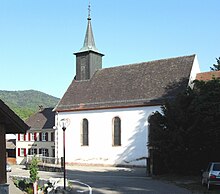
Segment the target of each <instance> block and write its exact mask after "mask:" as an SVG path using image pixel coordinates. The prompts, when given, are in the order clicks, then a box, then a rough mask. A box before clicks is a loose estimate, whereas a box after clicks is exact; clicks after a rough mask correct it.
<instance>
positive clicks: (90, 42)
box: [74, 5, 104, 81]
mask: <svg viewBox="0 0 220 194" xmlns="http://www.w3.org/2000/svg"><path fill="white" fill-rule="evenodd" d="M88 10H89V12H88V18H87V21H88V23H87V30H86V35H85V40H84V44H83V47H82V48H81V49H80V50H79V51H78V52H76V53H74V54H75V55H76V80H78V81H81V80H89V79H91V78H92V76H93V74H94V73H95V72H96V71H97V70H98V69H101V68H102V57H103V56H104V55H103V54H102V53H100V52H99V51H98V50H97V48H96V46H95V41H94V37H93V32H92V25H91V17H90V5H89V9H88Z"/></svg>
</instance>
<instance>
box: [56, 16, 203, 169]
mask: <svg viewBox="0 0 220 194" xmlns="http://www.w3.org/2000/svg"><path fill="white" fill-rule="evenodd" d="M74 55H75V56H76V76H75V78H74V79H73V81H72V83H70V85H69V87H68V89H67V91H66V92H65V93H64V95H63V97H62V98H61V100H60V101H59V103H58V104H57V106H56V107H55V108H54V111H55V112H56V116H55V128H56V129H57V130H56V140H55V157H56V158H61V157H63V143H64V142H63V140H64V138H63V130H62V125H61V121H63V120H64V119H65V120H66V121H68V124H69V125H68V126H67V127H66V130H65V145H66V147H65V156H66V157H65V158H66V159H65V160H66V163H67V164H80V165H107V166H140V167H146V166H147V165H148V164H147V161H148V160H147V159H148V158H149V148H148V132H149V123H148V119H149V117H150V116H151V115H152V113H153V112H155V111H160V107H161V105H163V104H164V102H165V101H166V100H172V99H173V98H175V96H176V95H177V93H179V92H180V91H183V90H185V89H186V87H187V86H192V81H193V80H194V79H195V78H196V74H197V73H199V72H200V68H199V64H198V61H197V56H196V55H194V54H193V55H189V56H180V57H175V58H168V59H161V60H155V61H150V62H143V63H137V64H128V65H123V66H117V67H110V68H102V57H103V56H104V54H102V53H101V52H99V51H98V49H97V48H96V45H95V41H94V36H93V31H92V25H91V17H90V14H89V16H88V18H87V30H86V35H85V40H84V44H83V47H82V48H81V49H80V50H79V51H78V52H76V53H74Z"/></svg>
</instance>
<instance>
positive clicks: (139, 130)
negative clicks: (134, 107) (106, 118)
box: [115, 113, 149, 166]
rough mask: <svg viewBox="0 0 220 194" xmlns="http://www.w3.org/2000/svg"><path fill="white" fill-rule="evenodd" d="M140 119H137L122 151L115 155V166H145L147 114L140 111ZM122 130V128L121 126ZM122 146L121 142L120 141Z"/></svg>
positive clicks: (146, 154)
mask: <svg viewBox="0 0 220 194" xmlns="http://www.w3.org/2000/svg"><path fill="white" fill-rule="evenodd" d="M140 115H141V119H140V120H139V121H138V123H137V126H136V127H135V130H134V131H133V134H132V136H131V137H130V138H129V139H128V144H127V145H126V147H125V148H124V149H123V150H124V151H123V153H121V154H118V155H117V159H116V160H115V164H116V166H120V165H127V166H146V160H147V156H148V153H147V139H148V125H147V121H148V116H149V115H148V114H147V113H140ZM122 130H123V128H122ZM122 133H123V132H122ZM122 146H123V143H122Z"/></svg>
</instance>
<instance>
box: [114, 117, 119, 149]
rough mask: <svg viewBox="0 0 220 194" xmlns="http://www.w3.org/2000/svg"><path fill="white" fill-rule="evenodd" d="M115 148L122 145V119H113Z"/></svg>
mask: <svg viewBox="0 0 220 194" xmlns="http://www.w3.org/2000/svg"><path fill="white" fill-rule="evenodd" d="M112 137H113V140H112V145H113V146H120V145H121V119H120V118H119V117H115V118H114V119H113V134H112Z"/></svg>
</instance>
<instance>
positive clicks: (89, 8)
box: [88, 1, 91, 19]
mask: <svg viewBox="0 0 220 194" xmlns="http://www.w3.org/2000/svg"><path fill="white" fill-rule="evenodd" d="M90 15H91V3H90V1H89V6H88V19H91V17H90Z"/></svg>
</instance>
